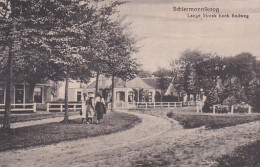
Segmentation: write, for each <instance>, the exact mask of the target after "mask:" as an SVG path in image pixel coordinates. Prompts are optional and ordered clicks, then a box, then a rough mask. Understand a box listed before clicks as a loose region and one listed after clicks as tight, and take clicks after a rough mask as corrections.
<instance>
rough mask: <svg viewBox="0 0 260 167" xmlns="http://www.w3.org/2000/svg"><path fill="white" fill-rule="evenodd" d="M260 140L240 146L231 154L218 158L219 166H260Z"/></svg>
mask: <svg viewBox="0 0 260 167" xmlns="http://www.w3.org/2000/svg"><path fill="white" fill-rule="evenodd" d="M259 157H260V140H257V141H255V142H253V143H250V144H248V145H245V146H241V147H238V148H237V149H235V151H234V152H232V154H231V155H224V156H223V157H221V158H219V159H217V162H218V163H219V164H218V166H219V167H244V166H247V167H256V166H260V158H259Z"/></svg>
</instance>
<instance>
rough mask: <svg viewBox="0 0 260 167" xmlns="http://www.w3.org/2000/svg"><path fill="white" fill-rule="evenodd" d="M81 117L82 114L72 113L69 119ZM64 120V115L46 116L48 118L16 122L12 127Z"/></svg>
mask: <svg viewBox="0 0 260 167" xmlns="http://www.w3.org/2000/svg"><path fill="white" fill-rule="evenodd" d="M77 118H80V115H72V116H69V119H77ZM62 120H64V117H63V116H61V117H55V118H46V119H40V120H35V121H25V122H16V123H12V124H11V128H12V129H14V128H20V127H26V126H33V125H40V124H46V123H51V122H60V121H62Z"/></svg>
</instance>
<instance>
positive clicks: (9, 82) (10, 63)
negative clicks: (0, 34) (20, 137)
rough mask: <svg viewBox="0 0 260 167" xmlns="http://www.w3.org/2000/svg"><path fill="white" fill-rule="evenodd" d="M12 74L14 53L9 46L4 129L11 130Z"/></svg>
mask: <svg viewBox="0 0 260 167" xmlns="http://www.w3.org/2000/svg"><path fill="white" fill-rule="evenodd" d="M12 75H13V54H12V47H9V55H8V66H7V85H6V99H5V114H4V122H3V129H4V130H6V131H8V130H10V127H11V125H10V123H11V121H10V120H11V94H12V89H11V88H12V80H13V78H12Z"/></svg>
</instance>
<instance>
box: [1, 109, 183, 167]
mask: <svg viewBox="0 0 260 167" xmlns="http://www.w3.org/2000/svg"><path fill="white" fill-rule="evenodd" d="M120 112H126V111H120ZM127 113H129V112H127ZM131 114H134V115H136V116H138V117H140V118H141V119H142V123H140V124H138V125H136V126H135V127H133V128H131V129H129V130H126V131H122V132H118V133H114V134H110V135H105V136H98V137H94V138H85V139H79V140H75V141H68V142H61V143H58V144H52V145H47V146H38V147H32V148H26V149H19V150H12V151H6V152H1V153H0V162H1V166H5V167H9V166H10V167H12V166H28V167H30V166H49V167H52V166H55V167H56V166H100V165H99V162H103V165H101V166H111V162H110V163H109V164H107V165H104V164H106V159H109V158H110V157H111V158H112V157H113V158H115V156H116V154H117V152H118V151H120V150H124V151H125V153H127V148H128V147H129V148H130V147H132V146H134V147H138V143H145V142H146V141H148V140H149V139H153V138H156V137H158V136H160V135H161V134H163V133H165V132H166V131H168V130H170V129H172V122H171V121H169V120H168V119H165V118H160V117H156V116H151V115H146V114H140V113H135V112H131ZM176 126H178V125H177V124H176ZM117 164H118V163H117Z"/></svg>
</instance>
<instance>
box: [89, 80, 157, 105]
mask: <svg viewBox="0 0 260 167" xmlns="http://www.w3.org/2000/svg"><path fill="white" fill-rule="evenodd" d="M148 83H149V81H148V79H147V80H145V79H142V78H140V77H136V78H134V79H132V80H127V81H124V80H122V79H120V78H115V85H114V100H115V101H121V102H126V103H128V102H154V101H155V94H156V91H157V87H155V86H154V85H155V84H154V83H153V84H148ZM95 87H96V81H94V82H92V83H91V84H90V85H89V86H88V87H87V88H86V89H85V91H86V93H88V94H91V93H95ZM98 90H99V91H102V93H103V95H104V98H105V100H106V101H107V102H109V101H111V97H112V92H111V90H112V81H111V79H110V78H106V77H104V76H100V77H99V83H98Z"/></svg>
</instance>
